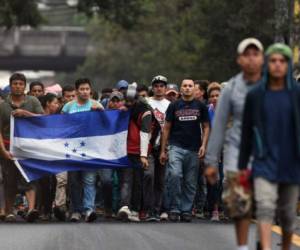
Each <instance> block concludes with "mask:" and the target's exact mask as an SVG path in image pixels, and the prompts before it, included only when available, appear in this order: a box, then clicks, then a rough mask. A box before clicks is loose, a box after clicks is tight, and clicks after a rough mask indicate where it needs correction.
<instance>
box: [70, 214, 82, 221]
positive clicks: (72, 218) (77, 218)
mask: <svg viewBox="0 0 300 250" xmlns="http://www.w3.org/2000/svg"><path fill="white" fill-rule="evenodd" d="M80 219H81V214H80V213H72V215H71V219H70V220H71V222H78V221H80Z"/></svg>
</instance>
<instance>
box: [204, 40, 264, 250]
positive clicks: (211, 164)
mask: <svg viewBox="0 0 300 250" xmlns="http://www.w3.org/2000/svg"><path fill="white" fill-rule="evenodd" d="M237 52H238V57H237V62H238V64H239V66H240V68H241V70H242V72H241V73H239V74H238V75H236V76H234V77H233V78H232V79H231V80H229V82H228V83H227V84H226V86H225V88H224V89H223V90H222V93H221V96H220V99H219V101H218V105H217V109H216V112H215V115H214V121H213V124H212V132H211V135H210V138H209V142H208V147H207V152H206V156H205V164H206V166H207V168H206V170H205V172H206V176H207V178H208V181H209V182H211V183H212V184H214V183H215V182H216V181H217V175H218V172H219V168H218V165H219V160H220V156H221V151H222V149H223V148H224V154H223V157H224V158H223V167H224V172H225V176H226V177H225V178H226V180H227V183H229V182H235V180H236V179H237V173H238V164H237V163H238V154H239V149H240V138H241V123H242V116H243V111H244V103H245V97H246V94H247V93H248V91H249V90H250V88H251V87H252V86H253V85H254V84H256V83H257V82H258V81H259V80H260V78H261V71H262V65H263V46H262V44H261V43H260V42H259V41H258V40H257V39H255V38H247V39H245V40H243V41H241V43H240V44H239V46H238V49H237ZM225 189H226V187H225ZM227 191H228V192H227V193H228V194H230V193H231V192H230V190H229V189H227ZM225 192H226V190H225ZM234 220H235V230H236V235H237V245H238V248H237V249H238V250H248V229H249V224H250V216H246V217H242V218H240V217H239V218H234Z"/></svg>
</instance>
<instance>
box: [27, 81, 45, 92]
mask: <svg viewBox="0 0 300 250" xmlns="http://www.w3.org/2000/svg"><path fill="white" fill-rule="evenodd" d="M35 86H40V87H41V88H42V89H43V90H44V89H45V86H44V84H42V83H41V82H39V81H35V82H31V83H30V85H29V91H31V90H32V89H33V87H35Z"/></svg>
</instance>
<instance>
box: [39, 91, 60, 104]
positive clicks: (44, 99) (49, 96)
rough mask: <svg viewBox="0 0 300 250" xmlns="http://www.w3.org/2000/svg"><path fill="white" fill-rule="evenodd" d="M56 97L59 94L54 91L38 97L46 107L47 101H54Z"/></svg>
mask: <svg viewBox="0 0 300 250" xmlns="http://www.w3.org/2000/svg"><path fill="white" fill-rule="evenodd" d="M55 98H57V95H55V94H52V93H48V94H46V95H44V96H41V97H39V98H38V99H39V101H40V103H41V104H42V107H43V108H46V106H47V103H48V102H53V101H54V99H55Z"/></svg>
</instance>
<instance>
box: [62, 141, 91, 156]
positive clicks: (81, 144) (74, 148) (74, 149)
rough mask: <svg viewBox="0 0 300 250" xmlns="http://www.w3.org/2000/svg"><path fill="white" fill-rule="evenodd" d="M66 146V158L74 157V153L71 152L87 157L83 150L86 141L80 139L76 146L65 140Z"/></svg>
mask: <svg viewBox="0 0 300 250" xmlns="http://www.w3.org/2000/svg"><path fill="white" fill-rule="evenodd" d="M76 144H77V143H76ZM64 147H65V149H66V154H65V157H66V159H70V158H71V157H72V155H71V154H70V153H71V152H72V153H73V154H77V155H78V156H80V157H83V158H84V157H86V154H85V153H84V152H83V151H84V149H85V147H86V142H85V141H80V142H79V143H78V144H77V145H75V146H73V145H71V144H70V143H69V142H65V143H64Z"/></svg>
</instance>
